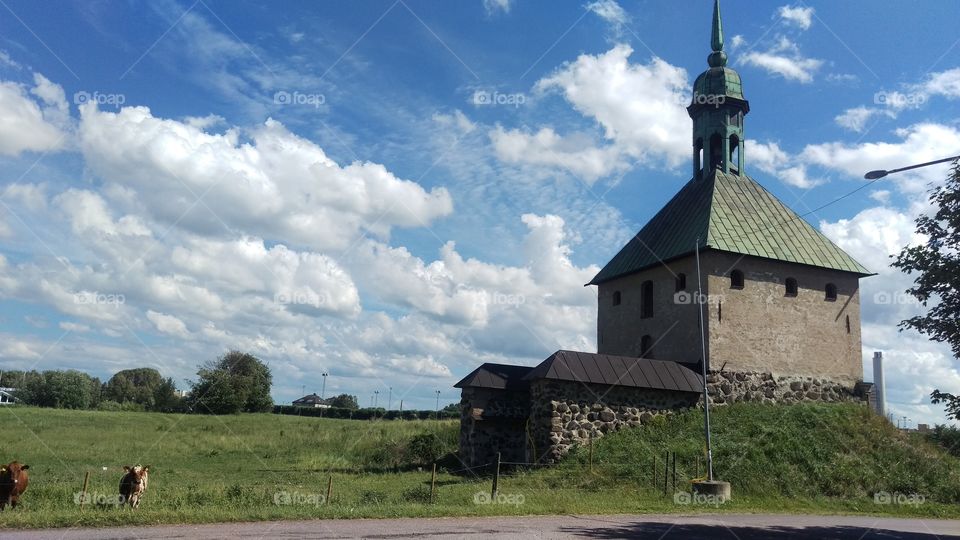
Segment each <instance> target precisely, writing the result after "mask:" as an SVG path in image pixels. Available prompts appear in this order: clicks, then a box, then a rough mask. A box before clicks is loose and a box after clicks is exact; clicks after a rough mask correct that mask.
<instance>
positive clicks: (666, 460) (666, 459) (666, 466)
mask: <svg viewBox="0 0 960 540" xmlns="http://www.w3.org/2000/svg"><path fill="white" fill-rule="evenodd" d="M669 480H670V452H665V453H664V454H663V494H664V495H666V494H667V482H668V481H669Z"/></svg>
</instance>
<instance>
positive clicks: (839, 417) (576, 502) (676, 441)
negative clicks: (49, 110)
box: [0, 405, 960, 527]
mask: <svg viewBox="0 0 960 540" xmlns="http://www.w3.org/2000/svg"><path fill="white" fill-rule="evenodd" d="M0 418H2V419H3V422H4V426H5V428H6V429H5V436H4V437H3V440H0V460H2V461H4V462H6V461H10V460H12V459H14V458H16V459H18V460H19V461H21V462H23V463H29V464H30V466H31V468H30V473H31V477H30V478H31V480H30V482H31V483H30V487H29V489H28V490H27V493H26V494H25V495H24V497H23V507H22V508H21V509H18V510H16V511H14V512H11V511H9V510H8V511H6V512H3V513H2V514H0V527H44V526H71V525H120V524H136V523H144V524H146V523H200V522H216V521H238V520H266V519H293V518H298V519H304V518H331V517H399V516H450V515H492V514H501V515H502V514H545V513H633V512H639V513H642V512H692V511H710V512H712V511H720V512H723V511H737V512H751V511H763V512H781V511H782V512H821V513H835V512H851V513H871V514H896V515H914V516H939V517H960V511H958V509H957V503H958V502H960V477H958V472H957V471H958V464H960V463H958V461H957V460H956V459H955V458H952V457H950V456H947V455H946V454H945V453H944V452H942V451H941V450H940V449H939V448H937V447H935V446H933V445H931V444H929V443H927V442H925V441H922V440H919V439H917V438H914V437H908V436H905V435H903V434H901V433H899V432H897V431H896V430H895V429H893V428H892V427H889V425H888V424H884V422H883V420H881V419H879V418H876V417H874V416H872V415H870V414H869V413H868V412H866V410H865V409H863V408H862V407H856V406H826V405H823V406H817V405H797V406H790V407H771V406H758V405H735V406H730V407H725V408H721V409H718V410H717V412H716V414H715V441H716V446H715V453H716V464H717V465H716V470H717V473H718V476H720V477H722V478H723V479H727V480H731V481H732V482H733V485H734V500H733V501H730V502H727V503H725V504H723V505H721V506H718V507H715V506H711V505H697V504H688V503H683V501H682V500H680V502H681V503H682V504H678V499H676V498H675V492H674V490H673V488H672V486H670V489H669V493H668V494H667V495H664V494H663V493H662V486H660V487H657V488H655V487H654V486H653V482H652V480H653V479H652V476H651V474H652V458H653V456H654V455H658V456H662V455H663V453H664V451H668V450H669V451H675V452H677V453H678V455H680V456H681V459H680V460H678V461H679V463H678V466H679V468H680V471H679V476H680V481H679V485H678V487H677V490H678V491H684V490H688V489H689V487H688V486H687V484H686V483H685V482H686V479H687V478H688V477H692V476H693V475H694V471H693V470H692V468H693V467H694V466H695V465H694V464H693V463H694V462H693V456H695V455H697V454H698V452H699V451H700V449H701V447H702V434H701V432H700V424H699V418H700V416H699V415H698V414H696V413H689V414H683V415H678V416H677V417H675V418H674V419H673V420H672V421H670V422H664V423H654V424H651V425H648V426H645V427H643V428H640V429H635V430H628V431H623V432H620V433H616V434H612V435H610V436H607V437H605V438H603V439H601V440H599V441H597V443H596V444H595V447H594V451H593V468H592V471H591V468H590V466H589V459H590V458H589V452H588V451H587V449H581V450H580V451H578V452H576V453H575V454H574V455H573V456H571V457H570V459H568V460H567V461H565V462H564V463H563V464H561V465H559V466H556V467H551V468H548V469H539V470H528V471H513V472H512V473H511V474H509V475H506V476H504V477H502V478H501V481H500V497H499V498H498V500H496V501H490V500H489V497H488V494H489V491H490V479H489V478H488V477H485V476H481V477H476V476H472V475H465V476H463V475H451V474H449V473H447V472H445V471H444V470H441V472H440V473H439V474H438V477H437V492H436V499H435V501H434V503H432V504H431V503H430V470H429V467H423V468H422V470H418V469H417V466H416V465H415V464H413V463H412V462H411V458H410V454H409V452H408V451H407V450H408V449H409V446H410V440H411V439H413V438H414V437H415V436H417V435H419V434H423V433H434V434H436V435H437V440H439V441H441V442H442V444H443V445H445V446H446V447H448V448H452V447H454V445H455V442H456V433H457V424H456V422H453V421H443V422H436V421H402V422H401V421H351V420H330V419H320V418H301V417H295V416H280V415H268V414H262V415H240V416H226V417H212V416H193V415H189V416H179V415H165V414H156V413H132V412H87V411H62V410H51V409H35V408H27V407H13V408H2V409H0ZM660 459H661V461H660V466H662V457H661V458H660ZM136 463H140V464H143V465H150V466H151V475H150V485H149V488H148V490H147V493H146V494H145V496H144V498H143V501H142V503H141V507H140V509H139V510H137V511H133V512H131V511H128V510H124V509H118V508H116V507H115V506H114V505H113V504H112V501H113V500H115V497H116V494H117V484H118V482H119V479H120V476H121V475H122V466H123V465H128V464H130V465H132V464H136ZM87 471H89V472H90V484H89V487H88V492H89V494H90V498H89V501H90V503H89V504H87V506H86V508H84V509H83V511H81V510H80V508H79V505H78V504H77V500H78V497H77V494H78V493H79V491H80V488H81V485H82V482H83V477H84V473H85V472H87ZM660 474H662V471H661V473H660ZM330 478H332V479H333V489H332V497H331V499H330V500H329V501H325V497H326V490H327V483H328V481H329V479H330ZM659 478H660V480H659V481H661V482H662V476H661V477H659ZM784 480H787V482H784ZM877 491H885V492H889V493H890V494H891V495H892V496H893V502H894V504H876V503H875V498H874V493H876V492H877ZM898 495H899V496H900V502H901V504H895V503H896V501H897V496H898ZM910 496H915V497H914V498H909V497H910ZM918 497H919V498H918ZM921 499H922V500H921Z"/></svg>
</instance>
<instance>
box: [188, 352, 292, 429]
mask: <svg viewBox="0 0 960 540" xmlns="http://www.w3.org/2000/svg"><path fill="white" fill-rule="evenodd" d="M197 375H199V376H200V380H198V381H197V382H195V383H192V384H191V391H190V398H189V402H190V405H191V407H192V408H193V410H194V411H196V412H202V413H211V414H235V413H239V412H268V411H270V410H271V409H272V408H273V399H272V398H271V397H270V386H271V385H272V383H273V377H272V375H271V374H270V368H269V367H267V366H266V364H264V363H263V362H261V361H260V359H259V358H257V357H255V356H253V355H251V354H247V353H243V352H240V351H230V352H228V353H227V354H225V355H223V356H221V357H220V358H218V359H217V360H216V361H213V362H208V363H206V364H204V365H203V366H201V367H200V370H199V371H197Z"/></svg>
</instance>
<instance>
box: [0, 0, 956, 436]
mask: <svg viewBox="0 0 960 540" xmlns="http://www.w3.org/2000/svg"><path fill="white" fill-rule="evenodd" d="M711 4H712V3H711V2H709V1H702V2H689V3H684V4H683V8H684V9H683V10H679V9H677V4H676V3H672V2H620V3H619V4H618V3H616V2H614V1H612V0H606V1H600V2H588V3H581V2H517V1H510V0H497V1H493V0H489V1H477V2H456V3H454V2H417V1H407V0H405V1H402V2H401V1H396V2H389V1H388V2H375V1H363V2H342V3H333V2H325V3H317V2H285V3H283V4H282V5H276V4H272V3H271V4H265V5H264V4H258V3H252V2H217V1H211V0H204V1H203V2H199V1H198V2H195V3H194V2H174V1H169V2H156V3H149V4H144V3H134V2H85V3H77V4H65V3H63V4H61V3H58V4H56V7H55V8H54V7H51V5H48V4H43V3H36V2H14V1H10V2H7V3H6V4H5V8H0V11H5V12H6V16H4V17H0V51H2V55H0V120H3V122H2V123H0V124H2V125H0V160H2V162H3V167H2V169H0V184H2V185H0V201H2V202H3V205H0V255H2V257H3V259H2V261H0V262H2V265H0V318H2V327H0V332H2V335H3V341H4V344H3V345H2V346H0V368H4V369H13V368H18V369H23V368H31V367H33V368H37V369H49V368H78V369H84V370H87V371H90V372H93V373H95V374H97V375H100V376H109V375H110V374H111V373H112V372H114V371H116V370H118V369H122V368H126V367H133V366H140V365H151V366H155V367H157V368H158V369H160V370H161V371H162V372H163V373H165V374H167V375H169V376H173V377H174V378H175V379H176V380H177V381H178V382H179V383H180V386H184V385H183V383H182V381H183V380H184V379H187V378H190V377H191V376H193V374H194V372H195V367H196V365H197V364H198V363H200V362H202V361H204V360H207V359H208V358H212V357H214V356H216V355H217V354H219V353H221V352H222V351H223V350H225V349H226V348H230V347H239V348H243V349H247V350H251V351H253V352H255V353H256V354H258V355H259V356H261V357H262V358H264V359H265V360H267V361H268V362H270V365H271V366H272V367H273V369H274V374H275V398H276V399H277V400H278V401H289V400H290V399H292V398H295V397H298V395H299V394H300V392H301V389H302V388H304V387H306V388H307V390H308V391H309V390H311V389H313V390H319V385H320V376H319V374H320V373H321V372H322V371H324V370H326V371H330V372H331V377H330V379H329V381H328V387H327V392H328V394H329V393H333V392H337V393H339V392H341V391H343V392H350V393H355V394H357V395H359V396H360V398H361V402H365V401H369V397H370V396H371V395H372V393H373V391H374V390H377V389H380V390H381V391H382V393H385V392H386V389H387V388H388V387H391V386H392V387H393V388H394V395H395V396H404V399H405V403H409V404H410V405H411V406H422V407H429V406H431V403H432V402H433V395H434V390H436V389H440V390H441V392H442V395H443V399H444V400H445V401H455V400H456V399H457V394H456V391H455V390H454V389H452V388H451V387H450V385H451V384H452V383H453V382H455V381H456V380H457V378H459V376H462V375H463V374H464V373H466V372H467V371H468V370H469V369H471V368H472V367H473V366H475V365H476V364H477V363H478V362H480V361H484V360H488V361H505V362H522V363H528V364H530V363H534V362H536V361H538V360H539V359H542V358H544V357H545V356H546V355H548V354H549V353H551V352H552V351H553V350H555V349H557V348H560V347H570V348H584V349H586V350H593V349H594V348H595V335H594V334H595V317H596V313H595V311H596V306H595V292H594V291H593V290H592V289H584V288H583V287H581V285H582V284H583V283H585V282H586V281H588V280H589V279H590V277H592V275H593V273H595V271H596V270H597V269H598V267H599V266H602V265H603V264H604V263H605V262H606V261H607V260H608V259H609V258H610V257H611V256H612V255H613V254H614V253H616V251H617V250H618V249H619V248H620V247H621V246H622V244H623V243H624V242H625V241H626V239H628V238H629V237H630V235H632V234H633V233H634V232H636V230H638V229H639V228H640V227H641V226H642V225H643V223H645V221H646V220H647V219H649V217H650V216H651V215H652V214H653V212H655V211H656V210H657V209H658V208H659V207H660V206H661V205H662V204H663V203H664V202H665V201H667V200H668V199H669V198H670V197H671V196H672V195H673V194H674V193H675V192H676V190H677V189H679V187H680V186H682V185H683V183H684V182H686V180H687V179H688V178H689V172H690V163H689V153H690V152H689V138H690V124H689V119H688V118H687V117H686V113H685V111H684V110H683V107H684V105H685V100H689V92H690V90H689V88H690V84H691V83H692V80H693V78H694V77H696V75H697V74H698V73H700V72H701V71H702V70H703V69H705V68H706V55H707V54H708V52H709V31H710V13H711V7H712V6H711ZM922 6H923V9H918V8H917V5H916V4H911V3H905V2H883V1H879V2H822V3H821V2H810V3H782V4H781V3H763V4H758V3H756V2H745V1H735V0H727V1H725V2H724V3H723V5H722V9H723V15H724V25H725V26H724V31H725V37H726V45H725V49H726V51H727V53H728V54H729V56H730V64H729V65H730V66H731V67H733V68H735V69H737V70H738V71H739V72H740V74H741V76H742V78H743V81H744V90H745V94H746V97H747V98H748V99H749V100H750V104H751V113H750V114H749V115H748V116H747V120H746V133H747V136H748V141H747V143H746V147H745V159H746V168H747V171H748V173H750V174H751V175H752V176H753V177H754V178H756V179H757V180H759V181H760V182H761V183H762V184H763V185H764V186H765V187H767V188H768V189H770V190H771V191H772V192H773V193H775V194H776V195H777V196H779V197H780V198H781V199H782V200H784V201H785V202H786V203H787V204H788V205H790V206H791V207H792V208H794V209H795V210H797V211H798V212H800V213H806V212H809V211H810V210H811V209H814V208H818V207H819V206H821V205H822V204H824V203H826V202H829V201H831V200H833V199H835V198H836V197H838V196H840V195H843V194H844V193H847V192H849V191H851V190H852V189H854V188H856V187H858V186H860V185H862V183H863V182H862V180H861V178H862V174H863V173H864V172H866V171H867V170H870V169H875V168H892V167H896V166H900V165H906V164H909V163H914V162H917V161H923V160H927V159H935V158H939V157H945V156H948V155H955V154H957V153H958V150H960V127H958V119H960V109H958V103H960V101H958V99H957V98H958V97H960V42H958V39H957V36H956V32H955V31H953V30H954V28H952V24H951V23H952V21H955V20H957V18H958V16H960V5H957V4H956V3H955V2H946V1H944V2H934V1H930V2H925V3H923V4H922ZM945 171H946V168H945V167H935V168H928V169H924V170H921V171H919V172H917V173H914V174H904V175H900V176H897V177H890V179H889V180H885V181H883V182H880V183H877V184H875V185H873V186H870V187H869V188H868V189H865V190H863V191H861V192H859V193H858V194H856V195H855V196H853V197H850V198H848V199H845V200H843V201H842V202H839V203H837V204H835V205H832V206H829V207H828V208H825V209H823V210H819V211H817V212H814V213H811V214H810V215H809V216H808V219H809V220H810V221H811V223H813V224H814V225H816V226H818V227H819V228H821V230H823V231H824V232H825V233H826V234H827V235H828V236H830V237H831V238H832V239H833V240H834V241H836V242H837V243H838V244H840V245H841V247H844V248H845V249H847V250H848V251H850V252H851V254H853V255H854V256H855V257H857V258H858V259H859V260H861V262H863V263H864V264H865V265H867V266H868V267H869V268H871V269H872V270H874V271H876V272H878V273H879V275H878V276H876V277H872V278H869V279H868V280H864V282H863V284H862V291H861V294H862V302H863V318H864V327H863V330H864V338H863V339H864V357H865V358H869V357H870V356H871V355H872V351H873V350H883V351H885V354H886V355H887V359H888V361H887V366H888V376H887V381H888V382H887V384H888V387H889V393H890V399H891V401H892V403H891V405H892V407H893V410H894V412H896V413H897V414H898V415H906V416H909V417H910V418H912V419H914V421H917V420H921V421H923V420H926V421H943V417H942V414H941V411H940V410H939V408H937V407H932V406H930V405H929V404H928V400H927V399H926V396H927V395H928V394H929V392H930V391H931V390H932V389H933V388H934V387H941V389H944V390H949V389H951V388H952V389H958V388H960V373H958V372H957V370H956V368H955V366H954V361H953V359H952V358H951V357H950V355H949V351H948V350H947V349H946V348H945V347H942V346H940V345H937V344H932V343H929V342H928V341H927V340H925V339H924V338H923V337H922V336H918V335H916V334H911V333H903V334H898V332H897V330H896V323H897V322H898V321H899V320H901V319H903V318H904V317H906V316H908V315H909V314H911V313H913V312H916V311H917V310H918V309H920V308H919V306H916V305H914V304H912V303H910V302H909V301H908V300H907V299H905V298H904V297H903V295H902V293H901V291H902V290H903V289H904V288H905V287H906V286H907V285H908V284H909V279H908V278H905V277H904V276H901V275H899V274H898V273H896V272H895V271H893V270H891V269H889V267H888V266H887V264H888V258H887V256H888V255H889V254H891V253H894V252H896V251H898V250H899V248H900V247H902V246H903V245H906V244H908V243H910V242H915V241H918V240H919V239H918V238H915V237H914V236H913V235H912V229H913V227H912V220H913V219H914V218H915V216H916V215H917V214H918V213H920V212H923V211H924V210H926V197H925V196H924V189H926V187H927V186H928V185H929V184H930V183H931V182H938V181H942V179H943V176H944V173H945ZM866 376H867V379H868V380H869V378H870V366H869V362H867V365H866Z"/></svg>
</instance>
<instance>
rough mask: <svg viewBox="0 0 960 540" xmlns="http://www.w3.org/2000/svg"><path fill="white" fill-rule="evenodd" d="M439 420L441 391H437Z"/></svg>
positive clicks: (438, 418) (438, 414) (438, 417)
mask: <svg viewBox="0 0 960 540" xmlns="http://www.w3.org/2000/svg"><path fill="white" fill-rule="evenodd" d="M437 420H440V391H439V390H437Z"/></svg>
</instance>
